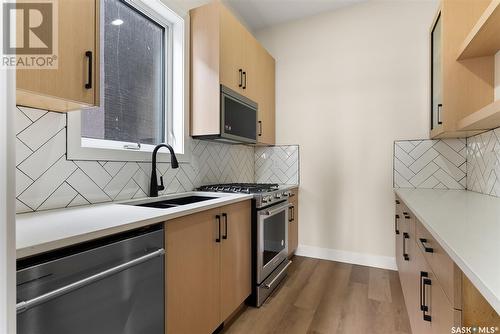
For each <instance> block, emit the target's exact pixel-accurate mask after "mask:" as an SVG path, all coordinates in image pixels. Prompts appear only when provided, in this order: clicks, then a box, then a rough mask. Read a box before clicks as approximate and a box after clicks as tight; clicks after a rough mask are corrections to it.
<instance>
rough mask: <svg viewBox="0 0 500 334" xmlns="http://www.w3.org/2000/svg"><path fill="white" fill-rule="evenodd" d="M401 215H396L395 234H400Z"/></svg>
mask: <svg viewBox="0 0 500 334" xmlns="http://www.w3.org/2000/svg"><path fill="white" fill-rule="evenodd" d="M398 223H399V215H396V217H395V219H394V232H396V234H399V224H398Z"/></svg>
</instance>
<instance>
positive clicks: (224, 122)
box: [197, 85, 258, 144]
mask: <svg viewBox="0 0 500 334" xmlns="http://www.w3.org/2000/svg"><path fill="white" fill-rule="evenodd" d="M257 111H258V105H257V103H255V102H254V101H252V100H250V99H249V98H247V97H245V96H243V95H241V94H238V93H237V92H235V91H234V90H232V89H230V88H227V87H226V86H223V85H221V86H220V133H219V134H216V135H209V136H197V138H200V139H208V140H216V141H222V142H227V143H246V144H255V143H257Z"/></svg>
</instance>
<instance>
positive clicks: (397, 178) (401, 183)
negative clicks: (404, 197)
mask: <svg viewBox="0 0 500 334" xmlns="http://www.w3.org/2000/svg"><path fill="white" fill-rule="evenodd" d="M394 186H395V187H396V188H414V187H413V185H412V184H411V183H410V182H408V180H407V179H405V178H404V177H403V176H401V174H399V173H398V172H397V171H394Z"/></svg>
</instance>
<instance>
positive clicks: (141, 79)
mask: <svg viewBox="0 0 500 334" xmlns="http://www.w3.org/2000/svg"><path fill="white" fill-rule="evenodd" d="M101 3H102V10H103V11H104V13H103V21H104V22H103V24H102V25H101V26H102V27H103V31H102V32H101V38H103V41H102V43H101V45H102V49H103V50H102V51H103V58H101V59H103V62H102V63H103V64H102V65H101V76H102V77H101V85H104V86H103V89H101V92H102V93H103V96H101V105H102V106H103V108H94V109H89V110H85V111H83V112H82V125H81V127H82V137H85V138H94V139H105V140H113V141H122V142H132V143H141V144H153V145H154V144H158V143H161V142H164V140H165V126H166V124H165V119H166V117H165V105H166V101H165V86H164V85H165V82H166V80H165V36H166V31H165V30H166V29H167V28H165V27H163V26H161V25H159V24H157V23H156V22H155V21H153V20H151V19H149V18H148V17H146V16H145V15H143V14H142V13H141V12H139V11H138V10H136V9H135V8H132V7H131V6H129V5H128V4H126V3H124V2H123V1H120V0H103V1H102V2H101Z"/></svg>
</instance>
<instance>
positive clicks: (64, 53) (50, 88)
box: [16, 0, 99, 112]
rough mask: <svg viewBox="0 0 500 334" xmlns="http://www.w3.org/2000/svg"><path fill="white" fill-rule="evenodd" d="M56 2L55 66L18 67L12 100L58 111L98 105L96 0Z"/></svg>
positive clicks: (97, 9) (24, 104)
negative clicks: (41, 67) (56, 42)
mask: <svg viewBox="0 0 500 334" xmlns="http://www.w3.org/2000/svg"><path fill="white" fill-rule="evenodd" d="M57 4H58V5H57V6H58V7H57V12H58V45H59V47H58V54H57V56H58V67H57V69H42V70H34V69H18V70H17V71H16V88H17V97H16V103H17V104H18V105H23V106H28V107H33V108H41V109H48V110H52V111H61V112H63V111H70V110H76V109H81V108H82V107H88V106H94V105H98V104H99V78H98V74H99V71H98V69H99V64H98V62H99V54H98V51H99V48H98V44H99V26H98V24H99V20H97V18H98V17H99V14H98V13H99V0H71V1H58V2H57ZM90 58H92V59H90ZM91 62H92V64H91ZM89 71H90V73H89Z"/></svg>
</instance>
